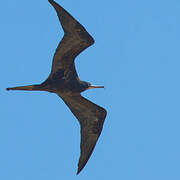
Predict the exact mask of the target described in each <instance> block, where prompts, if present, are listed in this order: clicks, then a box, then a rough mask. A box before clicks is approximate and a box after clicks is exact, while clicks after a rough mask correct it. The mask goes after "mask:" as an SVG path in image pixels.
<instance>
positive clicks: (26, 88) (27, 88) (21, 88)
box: [6, 85, 42, 91]
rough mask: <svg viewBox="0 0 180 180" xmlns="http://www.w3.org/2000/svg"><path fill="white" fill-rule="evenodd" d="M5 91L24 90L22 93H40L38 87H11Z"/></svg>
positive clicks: (39, 87) (40, 89)
mask: <svg viewBox="0 0 180 180" xmlns="http://www.w3.org/2000/svg"><path fill="white" fill-rule="evenodd" d="M6 90H7V91H9V90H24V91H42V88H41V86H40V85H29V86H18V87H11V88H6Z"/></svg>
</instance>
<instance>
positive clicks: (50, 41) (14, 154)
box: [0, 0, 180, 180]
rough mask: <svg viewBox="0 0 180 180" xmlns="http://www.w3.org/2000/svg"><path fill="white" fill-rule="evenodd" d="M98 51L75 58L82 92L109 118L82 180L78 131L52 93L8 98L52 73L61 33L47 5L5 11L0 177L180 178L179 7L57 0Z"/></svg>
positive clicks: (16, 0) (174, 3) (18, 0)
mask: <svg viewBox="0 0 180 180" xmlns="http://www.w3.org/2000/svg"><path fill="white" fill-rule="evenodd" d="M57 2H58V3H59V4H61V5H62V6H63V7H64V8H65V9H67V10H68V11H69V12H70V13H71V14H72V15H73V16H74V17H75V18H76V19H77V20H78V21H79V22H80V23H81V24H83V25H84V27H85V28H86V29H87V30H88V32H89V33H90V34H91V35H92V36H93V37H94V39H95V41H96V43H95V44H94V45H93V46H92V47H90V48H88V49H87V50H86V51H84V52H83V53H82V54H81V55H79V56H78V58H77V59H76V67H77V71H78V73H79V76H80V78H81V79H82V80H86V81H89V82H91V83H92V84H98V85H104V86H105V89H104V90H102V89H97V90H89V91H86V92H84V93H83V95H84V96H85V97H87V98H88V99H90V100H91V101H93V102H95V103H97V104H99V105H101V106H103V107H105V108H106V109H107V111H108V116H107V118H106V121H105V124H104V129H103V132H102V134H101V136H100V138H99V141H98V143H97V146H96V148H95V151H94V153H93V155H92V156H91V158H90V160H89V162H88V164H87V165H86V167H85V168H84V170H83V171H82V172H81V173H80V174H79V175H78V176H76V171H77V163H78V159H79V154H80V148H79V146H80V145H79V144H80V129H79V124H78V122H77V120H76V119H75V117H74V116H73V115H72V114H71V112H70V111H69V109H68V108H67V107H66V105H65V104H64V103H63V101H62V100H61V99H60V98H59V97H58V96H56V95H55V94H50V93H47V92H15V91H14V92H7V91H5V88H6V87H11V86H19V85H29V84H36V83H40V82H42V81H44V80H45V79H46V77H47V76H48V74H49V73H50V69H51V64H52V57H53V54H54V51H55V48H56V46H57V44H58V42H59V40H60V39H61V38H62V36H63V31H62V29H61V26H60V24H59V22H58V19H57V16H56V13H55V11H54V9H53V8H52V7H51V6H50V4H49V3H48V1H47V0H36V1H23V0H13V1H12V0H6V1H2V2H1V6H0V27H1V28H0V32H1V33H0V39H1V43H0V46H1V53H0V59H1V61H0V75H1V84H0V99H1V102H0V112H1V118H0V119H1V120H0V147H1V148H0V152H1V153H0V179H3V180H12V179H13V180H41V179H42V180H49V179H53V180H59V179H62V178H64V179H77V178H78V179H83V180H84V179H86V180H90V179H98V178H101V179H103V180H109V179H118V180H119V179H123V180H132V179H133V180H152V179H153V180H171V179H173V180H179V179H180V171H179V169H180V141H179V138H180V130H179V128H180V111H179V109H180V83H179V79H180V70H179V69H180V50H179V47H180V21H179V19H180V1H179V0H151V1H143V0H136V1H134V0H126V1H119V0H111V1H84V0H76V1H74V0H66V1H65V0H62V1H60V0H57Z"/></svg>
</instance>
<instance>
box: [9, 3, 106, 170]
mask: <svg viewBox="0 0 180 180" xmlns="http://www.w3.org/2000/svg"><path fill="white" fill-rule="evenodd" d="M48 1H49V2H50V3H51V5H52V6H53V7H54V8H55V10H56V12H57V15H58V18H59V20H60V22H61V25H62V28H63V30H64V37H63V39H62V40H61V41H60V43H59V45H58V47H57V49H56V52H55V54H54V58H53V64H52V70H51V73H50V75H49V76H48V78H47V79H46V80H45V81H44V82H43V83H41V84H37V85H29V86H19V87H13V88H7V90H29V91H48V92H51V93H56V94H57V95H58V96H60V97H61V98H62V99H63V101H64V102H65V103H66V105H67V106H68V107H69V109H70V110H71V112H72V113H73V114H74V115H75V116H76V118H77V119H78V121H79V123H80V125H81V156H80V159H79V164H78V172H77V173H79V172H80V171H81V170H82V169H83V168H84V166H85V165H86V163H87V161H88V159H89V157H90V156H91V154H92V151H93V149H94V147H95V145H96V142H97V140H98V138H99V136H100V133H101V131H102V127H103V123H104V120H105V117H106V110H105V109H104V108H102V107H100V106H98V105H96V104H94V103H92V102H90V101H89V100H87V99H86V98H84V97H82V96H81V94H80V93H81V92H83V91H85V90H87V89H91V88H103V86H92V85H91V84H90V83H88V82H85V81H81V80H80V79H79V77H78V75H77V72H76V69H75V64H74V59H75V58H76V56H77V55H78V54H79V53H81V52H82V51H83V50H85V49H86V48H88V47H89V46H91V45H92V44H93V43H94V39H93V38H92V37H91V36H90V35H89V33H88V32H87V31H86V30H85V28H84V27H83V26H82V25H81V24H80V23H79V22H78V21H77V20H75V19H74V18H73V17H72V16H71V15H70V14H69V13H68V12H67V11H66V10H65V9H63V8H62V7H61V6H60V5H58V4H57V3H56V2H54V1H53V0H48Z"/></svg>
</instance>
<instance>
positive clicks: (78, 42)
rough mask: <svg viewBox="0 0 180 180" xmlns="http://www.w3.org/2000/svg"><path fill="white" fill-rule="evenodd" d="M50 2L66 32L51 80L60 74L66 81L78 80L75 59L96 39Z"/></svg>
mask: <svg viewBox="0 0 180 180" xmlns="http://www.w3.org/2000/svg"><path fill="white" fill-rule="evenodd" d="M48 1H49V3H51V5H52V6H53V7H54V8H55V10H56V12H57V16H58V18H59V20H60V23H61V25H62V28H63V30H64V37H63V39H62V40H61V42H60V43H59V45H58V47H57V49H56V52H55V54H54V58H53V65H52V70H51V74H50V76H49V78H53V76H54V75H57V76H58V72H60V73H61V74H62V72H63V73H64V76H65V78H66V79H74V78H77V73H76V70H75V65H74V59H75V57H76V56H77V55H78V54H79V53H81V52H82V51H83V50H84V49H86V48H88V47H89V46H91V45H92V44H93V43H94V39H93V38H92V37H91V36H90V34H89V33H88V32H87V31H86V29H85V28H84V27H83V26H82V25H81V24H80V23H79V22H78V21H76V20H75V19H74V18H73V17H72V16H71V15H70V14H69V13H68V12H67V11H66V10H65V9H64V8H62V7H61V6H60V5H59V4H57V3H56V2H55V1H53V0H48Z"/></svg>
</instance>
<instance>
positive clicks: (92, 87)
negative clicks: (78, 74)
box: [87, 85, 104, 89]
mask: <svg viewBox="0 0 180 180" xmlns="http://www.w3.org/2000/svg"><path fill="white" fill-rule="evenodd" d="M95 88H104V86H95V85H90V86H89V87H88V88H87V89H95Z"/></svg>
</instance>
